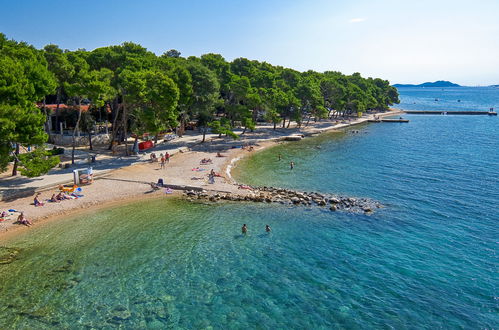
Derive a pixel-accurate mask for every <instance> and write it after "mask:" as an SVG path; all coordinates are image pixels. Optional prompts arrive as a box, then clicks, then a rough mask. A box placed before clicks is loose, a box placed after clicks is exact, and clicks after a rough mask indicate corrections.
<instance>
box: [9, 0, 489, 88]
mask: <svg viewBox="0 0 499 330" xmlns="http://www.w3.org/2000/svg"><path fill="white" fill-rule="evenodd" d="M498 16H499V0H453V1H451V0H431V1H430V0H329V1H327V0H308V1H306V0H288V1H284V0H266V1H265V0H251V1H249V0H247V1H240V0H232V1H230V0H219V1H217V0H211V1H200V0H177V1H174V0H133V1H131V0H43V1H41V0H0V32H1V33H4V34H5V35H6V36H7V37H8V38H10V39H14V40H17V41H26V42H27V43H29V44H32V45H34V46H35V47H37V48H42V47H43V46H45V45H47V44H51V43H52V44H57V45H59V46H60V47H61V48H63V49H70V50H75V49H78V48H84V49H87V50H93V49H95V48H99V47H104V46H109V45H117V44H121V43H122V42H124V41H133V42H136V43H139V44H141V45H142V46H144V47H146V48H147V49H149V50H150V51H153V52H154V53H156V54H158V55H160V54H162V53H163V52H165V51H167V50H169V49H177V50H179V51H180V52H181V53H182V56H185V57H187V56H191V55H194V56H200V55H202V54H206V53H218V54H221V55H222V56H224V57H225V58H226V59H227V60H229V61H231V60H233V59H235V58H238V57H245V58H248V59H252V60H259V61H266V62H269V63H271V64H273V65H281V66H285V67H290V68H293V69H296V70H299V71H306V70H316V71H320V72H322V71H328V70H330V71H340V72H343V73H345V74H351V73H353V72H360V73H361V74H362V76H366V77H379V78H383V79H388V80H389V81H390V82H391V83H422V82H426V81H435V80H450V81H452V82H455V83H458V84H461V85H467V86H476V85H490V84H499V19H497V17H498Z"/></svg>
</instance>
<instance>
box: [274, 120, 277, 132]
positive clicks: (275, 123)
mask: <svg viewBox="0 0 499 330" xmlns="http://www.w3.org/2000/svg"><path fill="white" fill-rule="evenodd" d="M276 126H277V122H274V131H275V128H276Z"/></svg>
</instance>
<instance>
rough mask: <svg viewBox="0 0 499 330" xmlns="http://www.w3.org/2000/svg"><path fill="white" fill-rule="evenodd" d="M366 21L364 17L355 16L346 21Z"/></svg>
mask: <svg viewBox="0 0 499 330" xmlns="http://www.w3.org/2000/svg"><path fill="white" fill-rule="evenodd" d="M364 21H366V19H365V18H361V17H357V18H352V19H351V20H349V21H348V23H360V22H364Z"/></svg>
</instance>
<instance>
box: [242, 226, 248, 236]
mask: <svg viewBox="0 0 499 330" xmlns="http://www.w3.org/2000/svg"><path fill="white" fill-rule="evenodd" d="M241 232H242V233H243V234H244V235H246V234H247V233H248V227H247V226H246V224H243V227H242V228H241Z"/></svg>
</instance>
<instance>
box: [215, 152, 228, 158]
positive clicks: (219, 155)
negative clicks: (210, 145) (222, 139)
mask: <svg viewBox="0 0 499 330" xmlns="http://www.w3.org/2000/svg"><path fill="white" fill-rule="evenodd" d="M217 157H227V156H225V155H222V154H221V153H219V152H217Z"/></svg>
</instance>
